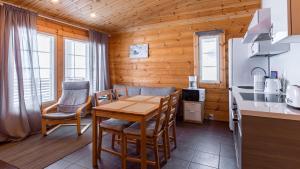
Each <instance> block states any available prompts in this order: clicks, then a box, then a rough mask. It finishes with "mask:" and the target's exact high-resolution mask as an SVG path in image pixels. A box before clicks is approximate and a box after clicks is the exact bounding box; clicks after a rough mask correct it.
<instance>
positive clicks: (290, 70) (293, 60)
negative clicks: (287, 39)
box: [270, 43, 300, 85]
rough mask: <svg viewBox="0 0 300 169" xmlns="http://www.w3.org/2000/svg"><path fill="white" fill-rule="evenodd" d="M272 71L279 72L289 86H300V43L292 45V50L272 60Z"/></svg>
mask: <svg viewBox="0 0 300 169" xmlns="http://www.w3.org/2000/svg"><path fill="white" fill-rule="evenodd" d="M270 67H271V70H274V71H278V75H279V78H282V77H284V79H286V80H287V83H288V84H292V85H300V43H297V44H291V50H290V51H289V52H287V53H283V54H280V55H277V56H273V57H271V58H270Z"/></svg>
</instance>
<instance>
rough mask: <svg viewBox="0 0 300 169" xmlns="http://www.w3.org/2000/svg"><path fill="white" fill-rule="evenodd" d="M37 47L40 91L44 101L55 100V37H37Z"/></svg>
mask: <svg viewBox="0 0 300 169" xmlns="http://www.w3.org/2000/svg"><path fill="white" fill-rule="evenodd" d="M37 47H38V51H37V54H38V58H39V70H40V83H41V84H40V85H38V90H40V92H41V95H42V101H43V102H48V101H54V100H55V95H56V94H55V71H54V65H55V63H54V36H51V35H46V34H41V33H39V34H38V35H37ZM40 87H41V89H40Z"/></svg>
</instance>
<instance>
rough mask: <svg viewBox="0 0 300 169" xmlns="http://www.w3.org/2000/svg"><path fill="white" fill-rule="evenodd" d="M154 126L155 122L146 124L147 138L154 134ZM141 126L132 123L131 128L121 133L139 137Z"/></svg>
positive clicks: (151, 121)
mask: <svg viewBox="0 0 300 169" xmlns="http://www.w3.org/2000/svg"><path fill="white" fill-rule="evenodd" d="M155 125H156V121H154V120H150V121H149V122H148V123H147V127H146V135H147V136H148V137H152V136H153V134H154V130H155ZM140 130H141V125H140V123H133V124H132V125H131V126H129V127H128V128H126V129H124V130H123V132H124V133H125V134H131V135H136V136H138V135H141V131H140Z"/></svg>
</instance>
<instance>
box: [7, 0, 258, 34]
mask: <svg viewBox="0 0 300 169" xmlns="http://www.w3.org/2000/svg"><path fill="white" fill-rule="evenodd" d="M2 1H4V2H8V3H12V4H15V5H18V6H20V7H24V8H27V9H30V10H33V11H36V12H38V13H40V14H41V15H45V16H49V17H52V18H57V19H61V20H65V21H67V22H70V23H76V24H79V25H81V26H87V25H88V26H89V27H93V28H97V29H100V30H103V31H106V32H115V31H120V30H124V29H128V28H132V27H137V26H143V25H154V24H161V23H167V22H177V21H183V20H191V19H195V18H203V17H209V16H211V17H212V16H215V15H218V16H220V15H224V16H234V15H235V14H237V13H239V14H240V13H241V12H242V13H246V14H253V11H254V10H255V9H257V8H258V7H259V6H260V0H59V2H58V3H57V4H54V3H52V2H51V0H2ZM93 12H94V13H96V17H95V18H91V17H90V14H91V13H93Z"/></svg>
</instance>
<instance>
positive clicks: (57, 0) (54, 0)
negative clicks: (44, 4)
mask: <svg viewBox="0 0 300 169" xmlns="http://www.w3.org/2000/svg"><path fill="white" fill-rule="evenodd" d="M51 2H52V3H54V4H56V3H58V2H59V0H51Z"/></svg>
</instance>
